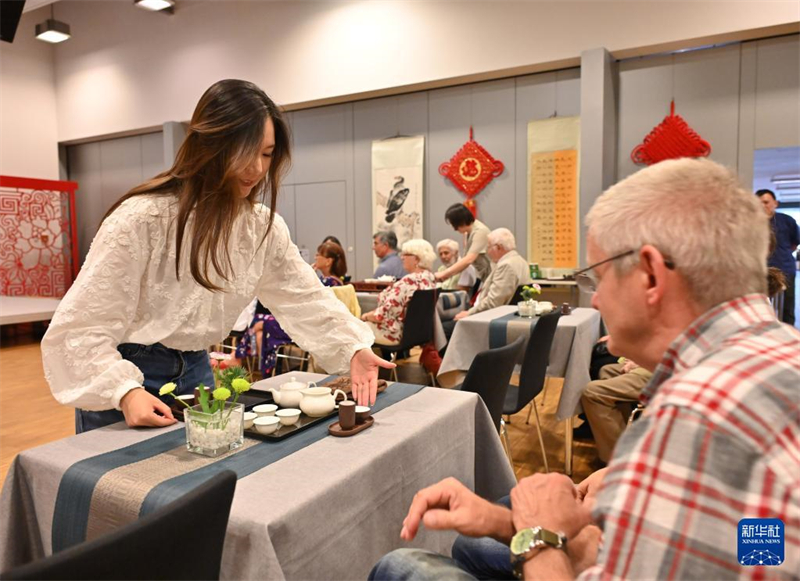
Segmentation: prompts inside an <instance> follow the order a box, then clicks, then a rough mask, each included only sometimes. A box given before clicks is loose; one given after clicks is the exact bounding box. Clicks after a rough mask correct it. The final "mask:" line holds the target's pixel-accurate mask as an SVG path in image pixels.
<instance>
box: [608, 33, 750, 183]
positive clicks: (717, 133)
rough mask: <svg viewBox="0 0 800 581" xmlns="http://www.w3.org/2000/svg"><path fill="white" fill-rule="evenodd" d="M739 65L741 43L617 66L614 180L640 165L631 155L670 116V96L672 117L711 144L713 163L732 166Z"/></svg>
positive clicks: (737, 118)
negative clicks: (617, 112) (617, 87)
mask: <svg viewBox="0 0 800 581" xmlns="http://www.w3.org/2000/svg"><path fill="white" fill-rule="evenodd" d="M739 66H740V47H739V45H732V46H725V47H720V48H715V49H709V50H702V51H695V52H689V53H685V54H678V55H674V56H665V57H657V58H643V59H637V60H632V61H625V62H621V63H620V64H619V115H618V117H619V135H618V138H617V143H618V144H619V149H618V156H617V179H622V178H624V177H626V176H628V175H630V174H632V173H635V172H636V171H638V170H639V169H641V168H642V167H644V166H639V165H636V164H634V163H633V161H632V160H631V152H632V151H633V149H634V147H636V146H637V145H639V144H640V143H641V142H642V141H643V140H644V138H645V136H647V134H648V133H650V131H651V130H652V129H653V128H654V127H655V126H656V125H658V124H659V123H661V121H662V120H663V119H664V117H666V116H667V115H669V107H670V101H671V100H672V98H673V96H674V99H675V112H676V114H678V115H680V116H681V117H683V119H684V120H685V121H686V122H687V123H688V124H689V126H690V127H691V128H692V129H694V130H695V131H696V132H697V133H698V134H699V135H700V137H702V138H703V139H705V140H706V141H708V142H709V143H710V144H711V156H710V157H711V159H713V160H715V161H718V162H720V163H723V164H725V165H727V166H730V167H736V165H737V163H738V159H737V158H738V152H737V143H738V122H739Z"/></svg>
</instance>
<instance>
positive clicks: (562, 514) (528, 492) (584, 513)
mask: <svg viewBox="0 0 800 581" xmlns="http://www.w3.org/2000/svg"><path fill="white" fill-rule="evenodd" d="M511 506H512V508H513V512H512V515H513V518H514V528H515V529H516V530H518V531H520V530H522V529H526V528H530V527H536V526H540V527H543V528H546V529H548V530H551V531H555V532H562V533H564V534H565V535H567V538H568V539H570V538H572V537H574V536H576V535H577V534H578V532H579V531H580V530H581V529H582V528H583V527H585V526H586V525H588V524H590V523H591V511H589V510H588V509H587V508H586V507H585V506H583V504H582V503H581V500H580V499H579V498H578V490H577V488H576V487H575V485H574V484H573V483H572V480H570V479H569V478H568V477H567V476H565V475H564V474H554V473H551V474H534V475H533V476H529V477H528V478H524V479H523V480H521V481H520V482H519V484H517V485H516V486H515V487H514V489H513V490H512V491H511Z"/></svg>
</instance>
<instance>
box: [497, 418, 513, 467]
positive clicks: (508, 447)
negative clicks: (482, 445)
mask: <svg viewBox="0 0 800 581" xmlns="http://www.w3.org/2000/svg"><path fill="white" fill-rule="evenodd" d="M500 440H501V441H502V442H503V450H505V452H506V456H507V457H508V463H509V464H511V469H512V470H513V469H514V459H513V458H512V457H511V443H510V442H509V441H508V431H506V423H505V421H503V418H502V417H501V418H500Z"/></svg>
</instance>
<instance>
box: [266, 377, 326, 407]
mask: <svg viewBox="0 0 800 581" xmlns="http://www.w3.org/2000/svg"><path fill="white" fill-rule="evenodd" d="M312 385H313V386H314V387H316V386H317V384H316V383H314V382H313V381H312V382H311V383H303V382H302V381H297V380H296V379H295V378H294V377H291V378H290V380H289V381H287V382H286V383H284V384H283V385H281V386H280V387H278V389H275V388H274V387H272V388H270V389H269V391H270V392H271V393H272V399H274V400H275V403H276V404H278V405H279V406H281V407H284V408H296V407H298V406H299V405H300V400H301V399H303V393H302V391H303V390H304V389H306V388H308V387H310V386H312Z"/></svg>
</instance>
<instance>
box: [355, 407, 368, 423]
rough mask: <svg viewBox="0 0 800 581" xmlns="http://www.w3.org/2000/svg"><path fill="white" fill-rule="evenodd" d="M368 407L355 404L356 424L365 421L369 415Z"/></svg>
mask: <svg viewBox="0 0 800 581" xmlns="http://www.w3.org/2000/svg"><path fill="white" fill-rule="evenodd" d="M370 409H371V408H370V407H369V406H365V405H357V406H356V423H357V424H363V423H364V422H366V421H367V418H368V417H369V411H370Z"/></svg>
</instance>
